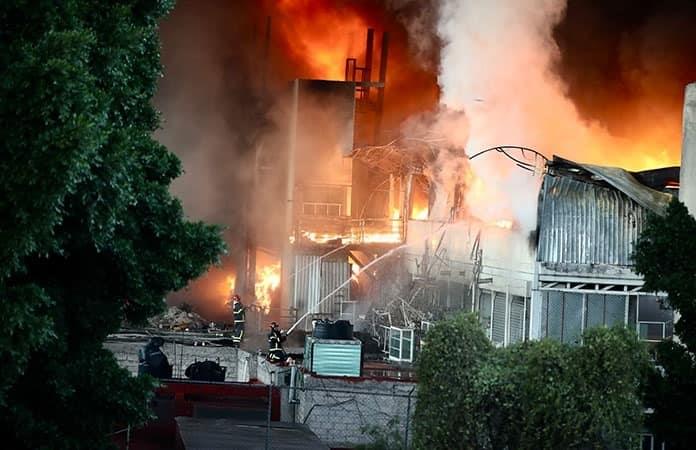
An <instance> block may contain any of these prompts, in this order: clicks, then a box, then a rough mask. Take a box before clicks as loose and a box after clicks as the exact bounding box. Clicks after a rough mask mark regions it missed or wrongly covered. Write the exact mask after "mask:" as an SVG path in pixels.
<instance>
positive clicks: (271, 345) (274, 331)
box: [268, 322, 287, 362]
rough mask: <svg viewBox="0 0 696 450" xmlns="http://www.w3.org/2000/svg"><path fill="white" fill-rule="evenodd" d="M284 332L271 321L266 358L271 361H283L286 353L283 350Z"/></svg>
mask: <svg viewBox="0 0 696 450" xmlns="http://www.w3.org/2000/svg"><path fill="white" fill-rule="evenodd" d="M283 342H285V333H284V332H283V331H282V330H281V329H280V327H279V326H278V324H277V323H276V322H271V331H270V333H268V360H269V361H271V362H282V361H285V359H286V357H287V355H286V354H285V350H283Z"/></svg>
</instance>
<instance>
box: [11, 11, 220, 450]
mask: <svg viewBox="0 0 696 450" xmlns="http://www.w3.org/2000/svg"><path fill="white" fill-rule="evenodd" d="M171 6H172V5H171V2H170V1H166V0H159V1H158V0H114V1H108V2H102V1H88V0H62V1H52V0H37V1H26V0H4V1H2V2H0V142H2V144H0V145H1V146H2V152H1V153H0V173H2V176H0V317H2V321H3V322H2V327H0V355H1V357H2V364H1V365H0V424H2V430H3V431H4V433H3V440H4V445H5V446H6V448H33V449H35V448H90V449H91V448H101V447H104V446H105V443H106V441H107V438H106V434H107V433H108V432H109V431H110V430H111V429H112V427H113V426H114V424H115V423H117V422H118V423H138V422H141V421H143V420H144V419H145V418H146V416H147V408H146V400H147V395H148V392H149V391H150V390H151V383H150V382H149V381H147V380H143V379H135V378H131V377H129V376H128V373H127V372H126V371H125V370H122V369H120V368H119V367H118V366H117V365H116V363H115V360H114V358H113V357H112V355H111V354H110V353H109V352H107V351H105V350H103V349H102V342H103V341H104V339H105V337H106V336H107V334H108V333H110V332H113V331H115V330H116V329H117V328H118V327H119V325H120V323H121V322H122V320H124V319H127V320H129V321H132V322H139V321H143V320H144V319H145V318H146V317H148V316H150V315H152V314H154V313H156V312H158V311H159V310H160V309H161V308H162V307H163V302H162V299H163V297H164V295H165V294H166V293H167V292H169V291H171V290H175V289H179V288H181V287H183V286H184V285H185V284H186V282H187V281H188V280H189V279H191V278H193V277H195V276H197V275H199V274H200V273H201V272H203V271H204V270H205V268H206V267H207V266H208V265H209V264H211V263H213V262H215V261H216V260H217V258H218V255H219V254H220V252H221V251H223V243H222V240H221V239H220V232H219V230H218V229H217V228H216V227H212V226H209V225H205V224H202V223H192V222H188V221H186V220H185V218H184V216H183V211H182V207H181V204H180V203H179V201H177V200H176V199H174V198H172V197H171V195H170V194H169V190H168V189H169V184H170V182H171V181H172V179H174V178H175V177H177V176H178V175H179V174H180V172H181V167H180V163H179V161H178V159H177V158H176V157H175V156H174V155H173V154H171V153H170V152H168V151H167V149H166V148H165V147H163V146H162V145H160V144H159V143H158V142H157V141H155V140H154V139H153V138H152V133H153V132H154V131H155V130H156V128H157V127H158V125H159V117H158V114H157V112H156V111H155V110H154V109H153V107H152V105H151V102H150V100H151V98H152V95H153V93H154V92H155V89H156V83H157V79H158V77H159V76H160V74H161V67H160V63H159V38H158V35H157V24H158V20H160V18H161V17H163V15H164V14H166V13H167V12H168V11H169V9H170V8H171Z"/></svg>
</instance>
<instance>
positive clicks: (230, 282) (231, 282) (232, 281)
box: [223, 273, 237, 305]
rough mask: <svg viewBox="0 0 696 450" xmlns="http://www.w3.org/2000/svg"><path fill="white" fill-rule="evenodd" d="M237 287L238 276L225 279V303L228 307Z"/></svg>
mask: <svg viewBox="0 0 696 450" xmlns="http://www.w3.org/2000/svg"><path fill="white" fill-rule="evenodd" d="M236 285H237V275H236V274H234V273H232V274H230V275H227V276H226V277H225V287H224V297H223V302H224V304H225V305H227V304H228V303H229V301H230V297H231V296H232V294H234V293H235V289H236V287H237V286H236Z"/></svg>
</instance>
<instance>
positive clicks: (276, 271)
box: [254, 263, 280, 314]
mask: <svg viewBox="0 0 696 450" xmlns="http://www.w3.org/2000/svg"><path fill="white" fill-rule="evenodd" d="M279 286H280V263H275V264H270V265H267V266H263V267H257V268H256V284H255V286H254V294H255V295H256V304H257V306H259V307H260V308H261V309H262V310H263V311H264V312H265V313H266V314H268V312H269V311H270V309H271V302H272V298H273V293H274V292H275V291H277V290H278V287H279Z"/></svg>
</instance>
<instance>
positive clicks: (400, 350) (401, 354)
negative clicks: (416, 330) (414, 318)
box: [389, 327, 413, 362]
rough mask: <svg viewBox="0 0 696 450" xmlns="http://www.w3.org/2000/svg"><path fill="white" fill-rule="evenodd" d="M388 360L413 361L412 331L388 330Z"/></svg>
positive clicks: (404, 329) (397, 328)
mask: <svg viewBox="0 0 696 450" xmlns="http://www.w3.org/2000/svg"><path fill="white" fill-rule="evenodd" d="M389 360H391V361H400V362H411V361H413V329H412V328H399V327H391V328H390V329H389Z"/></svg>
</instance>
